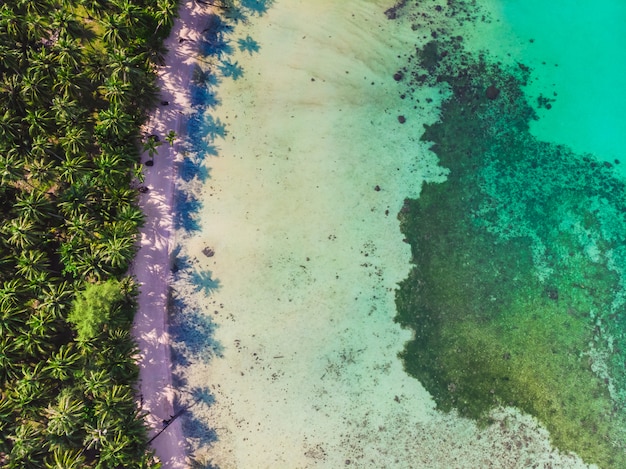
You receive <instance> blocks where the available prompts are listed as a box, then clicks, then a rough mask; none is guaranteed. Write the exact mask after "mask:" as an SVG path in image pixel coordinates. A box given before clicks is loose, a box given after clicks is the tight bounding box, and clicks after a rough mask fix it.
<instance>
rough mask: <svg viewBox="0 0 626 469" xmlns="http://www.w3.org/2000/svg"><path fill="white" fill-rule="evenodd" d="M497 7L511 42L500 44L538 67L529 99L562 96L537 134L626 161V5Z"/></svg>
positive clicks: (617, 0)
mask: <svg viewBox="0 0 626 469" xmlns="http://www.w3.org/2000/svg"><path fill="white" fill-rule="evenodd" d="M497 9H499V11H500V14H501V15H502V16H501V18H502V21H503V24H504V26H505V30H504V31H502V33H506V34H507V36H508V37H506V38H503V39H502V41H498V38H497V36H496V37H494V38H493V41H494V42H496V43H497V42H505V41H507V42H508V41H511V40H513V42H517V43H518V44H519V51H518V52H516V53H514V54H513V56H514V58H515V59H516V60H518V61H520V62H522V63H524V64H526V65H528V66H530V67H532V68H533V78H534V82H533V83H532V84H531V85H530V86H529V90H528V91H529V95H531V96H532V97H533V98H534V97H536V96H537V94H538V92H539V93H543V94H544V95H545V96H547V97H548V98H554V99H555V101H554V103H552V108H551V109H550V110H545V109H542V110H541V111H540V112H539V117H540V119H539V121H536V122H534V123H533V124H532V125H531V129H532V132H533V133H534V134H535V135H536V136H537V137H538V138H540V139H542V140H546V141H550V142H554V143H559V144H565V145H569V146H571V147H572V149H573V150H574V151H575V152H577V153H582V152H589V153H593V154H594V155H595V156H596V157H597V158H599V159H601V160H604V161H613V160H614V159H616V158H617V159H621V158H624V159H626V151H625V142H624V135H626V112H624V110H625V109H626V48H625V47H624V45H625V44H626V2H623V1H621V0H601V1H591V0H579V1H570V0H557V1H542V0H506V1H501V2H498V7H497ZM531 40H532V42H531ZM495 49H496V50H497V46H496V47H495ZM502 52H507V51H506V50H504V51H501V52H498V54H501V53H502ZM554 93H556V94H557V96H554ZM621 169H622V174H626V168H625V167H622V168H621Z"/></svg>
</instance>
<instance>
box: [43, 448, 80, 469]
mask: <svg viewBox="0 0 626 469" xmlns="http://www.w3.org/2000/svg"><path fill="white" fill-rule="evenodd" d="M83 453H84V450H82V449H76V448H54V449H53V450H52V454H51V455H48V457H46V460H45V462H44V467H45V469H82V468H85V467H88V466H87V464H86V460H85V456H84V454H83Z"/></svg>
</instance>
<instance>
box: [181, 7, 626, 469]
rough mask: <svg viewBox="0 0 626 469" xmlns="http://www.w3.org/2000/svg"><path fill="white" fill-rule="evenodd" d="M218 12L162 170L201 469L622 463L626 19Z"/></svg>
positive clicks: (520, 11)
mask: <svg viewBox="0 0 626 469" xmlns="http://www.w3.org/2000/svg"><path fill="white" fill-rule="evenodd" d="M237 3H238V5H239V6H238V7H237V8H232V9H215V11H214V14H211V15H209V17H208V19H207V28H206V30H205V31H204V33H205V36H204V40H203V41H201V43H200V44H198V61H197V65H196V69H195V71H194V76H193V83H192V85H191V88H190V91H189V92H190V96H191V100H192V103H193V109H194V110H193V112H192V113H191V114H190V115H189V116H188V127H187V135H186V142H185V148H186V151H185V158H184V159H183V160H182V162H181V163H180V165H179V167H178V176H179V177H178V183H177V193H176V200H177V203H176V213H175V219H176V224H177V227H176V228H177V235H176V244H177V248H176V252H175V259H174V266H173V276H174V281H173V285H172V297H171V313H170V326H169V328H170V334H171V336H172V338H173V348H172V354H173V359H174V360H173V361H174V363H175V384H176V386H177V388H178V390H179V402H178V405H179V407H180V408H181V409H182V408H185V409H188V410H187V411H186V412H185V415H184V417H183V418H184V419H185V420H184V422H185V423H184V428H185V433H186V437H187V441H186V444H187V445H188V449H189V454H190V456H191V457H192V458H193V460H194V462H195V464H197V467H207V468H209V467H210V468H214V467H219V468H222V469H226V468H246V469H256V468H258V469H261V468H339V467H358V468H380V467H387V468H428V469H433V468H441V469H454V468H459V469H465V468H476V467H485V468H486V467H491V468H528V467H553V468H556V467H559V468H582V467H611V468H612V467H615V468H619V467H625V466H624V465H623V464H625V463H624V461H626V449H625V447H624V441H625V440H624V436H625V435H624V430H625V428H626V427H624V421H626V420H625V417H626V415H625V414H624V410H623V409H624V406H623V405H624V404H625V403H626V402H625V400H626V375H625V374H624V373H623V368H624V366H623V365H624V363H626V335H625V334H624V327H625V326H624V324H626V317H624V313H625V311H624V308H625V302H626V296H625V295H624V294H623V291H624V288H626V283H625V281H624V276H623V274H624V272H626V249H625V246H626V245H625V243H626V215H625V214H626V198H625V197H626V184H625V182H624V178H625V177H626V154H625V151H624V145H623V136H624V135H626V112H624V109H626V48H625V47H624V45H625V44H626V3H624V2H622V1H619V0H596V1H593V2H592V1H590V0H553V1H550V2H546V1H540V0H403V1H398V2H395V3H394V2H393V1H391V0H341V1H339V0H318V1H315V2H311V1H306V0H241V1H240V2H237Z"/></svg>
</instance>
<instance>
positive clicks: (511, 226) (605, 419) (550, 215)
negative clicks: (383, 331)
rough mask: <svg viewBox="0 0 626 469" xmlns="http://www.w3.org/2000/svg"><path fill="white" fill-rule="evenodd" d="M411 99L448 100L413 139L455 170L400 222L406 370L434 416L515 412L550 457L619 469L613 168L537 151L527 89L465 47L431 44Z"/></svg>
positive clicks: (620, 348) (622, 462) (617, 211)
mask: <svg viewBox="0 0 626 469" xmlns="http://www.w3.org/2000/svg"><path fill="white" fill-rule="evenodd" d="M412 62H413V65H412V66H411V67H407V68H406V69H405V70H403V73H404V74H405V75H406V76H410V77H411V79H410V82H409V84H408V86H409V87H416V86H434V85H435V84H437V85H438V86H441V84H442V83H445V84H446V86H448V87H449V89H450V91H451V94H450V97H449V98H448V99H446V100H445V101H444V103H443V105H442V109H441V120H440V121H439V122H438V123H436V124H433V125H431V126H429V127H427V128H426V131H425V133H424V136H423V139H424V140H425V141H429V142H432V143H433V146H432V150H433V151H434V152H435V153H436V154H437V155H438V156H439V158H440V160H441V165H442V166H444V167H446V168H448V169H449V170H450V175H449V178H448V180H447V181H446V182H445V183H442V184H427V185H425V186H424V188H423V190H422V194H421V195H420V198H419V199H417V200H407V201H406V203H405V206H404V208H403V209H402V211H401V213H400V214H399V218H400V221H401V227H402V231H403V233H404V234H405V236H406V238H407V241H408V242H409V243H410V244H411V247H412V253H413V263H414V264H415V267H414V268H413V270H412V271H411V273H410V275H409V277H408V278H407V279H406V280H404V281H403V282H402V284H401V285H400V288H399V290H398V292H397V295H396V303H397V308H398V315H397V318H396V320H397V321H398V322H399V323H400V324H401V325H403V326H404V327H409V328H411V329H413V330H414V331H415V337H414V340H412V341H411V342H409V343H408V344H407V345H406V348H405V350H404V352H403V353H402V358H403V360H404V363H405V368H406V370H407V372H409V373H410V374H411V375H413V376H415V377H416V378H417V379H419V380H420V381H421V382H422V383H423V384H424V386H425V387H426V389H427V390H428V391H429V392H430V393H431V394H432V395H433V397H434V399H435V401H436V402H437V405H438V407H439V408H440V409H442V410H445V411H449V410H452V409H457V410H458V411H459V413H460V414H461V415H463V416H467V417H470V418H474V419H478V420H480V421H482V422H484V423H488V420H489V419H488V415H489V411H490V410H492V409H494V408H496V407H498V406H515V407H518V408H519V409H521V410H522V411H524V412H526V413H528V414H530V415H533V416H535V417H536V418H537V419H538V420H539V421H540V422H542V423H543V424H544V425H545V426H546V428H547V429H548V430H549V431H550V434H551V438H552V441H553V444H554V445H555V446H556V447H558V448H559V449H561V450H563V451H572V452H575V453H577V454H579V455H580V456H581V457H582V458H583V459H584V460H585V461H586V462H589V463H596V464H598V465H599V466H600V467H626V453H625V451H624V438H623V437H624V428H625V425H624V424H625V419H624V413H623V410H622V409H623V408H624V403H625V402H624V401H625V394H624V392H625V391H626V375H625V374H624V363H625V361H626V343H625V332H624V324H626V322H625V321H624V319H625V318H624V312H625V311H624V303H625V302H624V295H623V292H624V278H625V277H626V276H625V275H624V274H625V273H626V251H625V248H624V246H625V244H626V217H625V215H624V214H625V213H626V186H625V185H624V183H623V182H622V181H621V180H620V179H618V178H617V177H616V176H615V174H614V171H613V169H612V168H611V167H610V165H608V164H602V163H598V162H597V161H596V160H595V159H594V158H592V157H590V156H588V155H575V154H572V153H571V152H570V151H569V150H568V149H567V148H564V147H561V146H557V145H552V144H548V143H545V142H540V141H537V140H536V139H535V138H534V137H532V136H531V135H530V134H529V132H528V123H529V121H530V120H531V119H534V118H535V113H534V111H533V109H532V108H531V107H530V105H529V104H528V103H527V101H526V100H525V98H524V95H523V92H522V86H523V85H524V84H525V83H526V81H527V79H528V77H529V74H530V73H531V71H530V70H529V69H528V68H527V67H525V66H523V65H521V64H520V65H519V66H518V67H515V68H514V69H504V68H503V66H501V65H499V64H497V63H490V61H489V59H488V57H487V56H485V55H478V56H474V55H472V54H469V53H467V52H466V51H464V50H463V47H462V45H461V41H458V40H450V41H448V40H440V41H437V42H434V41H433V42H431V43H429V44H428V45H427V46H426V47H424V48H421V49H420V50H419V51H418V54H417V56H416V57H414V58H413V60H412Z"/></svg>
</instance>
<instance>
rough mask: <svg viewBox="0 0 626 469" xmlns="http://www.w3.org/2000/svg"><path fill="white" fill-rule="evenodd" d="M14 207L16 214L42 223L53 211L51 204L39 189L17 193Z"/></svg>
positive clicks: (27, 219)
mask: <svg viewBox="0 0 626 469" xmlns="http://www.w3.org/2000/svg"><path fill="white" fill-rule="evenodd" d="M14 207H15V210H16V213H17V214H18V216H20V217H22V218H23V219H24V220H25V221H32V222H34V223H42V222H43V220H44V219H45V218H46V217H48V216H50V214H52V213H53V207H52V204H51V203H50V201H49V200H48V199H47V198H46V195H45V193H43V192H40V191H32V192H28V193H22V194H19V195H18V196H17V200H16V202H15V206H14Z"/></svg>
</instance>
